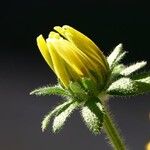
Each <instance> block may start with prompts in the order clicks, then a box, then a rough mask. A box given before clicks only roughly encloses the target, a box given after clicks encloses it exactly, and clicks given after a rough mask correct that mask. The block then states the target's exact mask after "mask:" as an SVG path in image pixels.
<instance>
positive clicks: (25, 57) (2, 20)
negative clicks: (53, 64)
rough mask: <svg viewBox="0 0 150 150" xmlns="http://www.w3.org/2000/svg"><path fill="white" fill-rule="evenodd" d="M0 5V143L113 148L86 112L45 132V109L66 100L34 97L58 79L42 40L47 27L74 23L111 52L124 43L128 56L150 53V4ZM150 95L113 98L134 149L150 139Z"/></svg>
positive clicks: (28, 147) (2, 147) (53, 149)
mask: <svg viewBox="0 0 150 150" xmlns="http://www.w3.org/2000/svg"><path fill="white" fill-rule="evenodd" d="M0 7H1V8H0V150H60V149H63V150H70V149H71V150H76V149H78V150H84V149H86V150H97V149H101V150H110V149H111V148H110V146H109V144H107V143H108V141H107V140H106V138H105V136H104V135H103V134H101V135H99V136H94V135H92V134H91V133H90V132H89V131H88V129H87V128H86V127H85V126H84V123H83V122H82V120H81V117H80V114H79V112H75V113H74V114H73V115H72V117H71V118H70V119H69V120H68V122H67V123H66V125H65V127H64V128H63V130H62V131H61V132H60V133H59V134H56V135H54V134H53V133H51V132H49V131H46V132H45V133H42V132H41V129H40V126H41V121H42V118H43V116H44V115H45V114H46V113H47V112H48V111H49V110H50V109H51V108H53V107H54V106H55V105H56V104H58V103H60V101H61V100H60V98H59V97H56V96H51V97H34V96H29V92H30V91H31V90H32V89H34V88H37V87H40V86H43V85H47V84H49V83H51V84H55V83H56V77H55V76H54V74H53V72H52V71H51V70H50V69H49V67H48V65H47V64H46V63H45V61H44V59H43V58H42V56H41V54H40V53H39V50H38V48H37V46H36V40H35V39H36V37H37V36H38V35H39V34H41V33H42V34H43V35H44V36H45V37H46V36H47V34H48V33H49V31H51V30H52V28H53V27H54V26H55V25H64V24H68V25H71V26H73V27H75V28H76V29H78V30H80V31H81V32H83V33H85V34H86V35H87V36H89V37H90V38H91V39H92V40H94V41H95V43H96V44H97V45H98V46H99V47H100V48H101V49H102V50H103V52H104V54H106V55H108V54H109V53H110V51H111V50H112V49H113V48H114V47H115V46H116V45H117V44H119V43H120V42H121V43H123V45H124V49H125V50H127V51H129V53H128V56H127V57H126V60H125V61H124V62H125V63H127V62H134V61H136V60H149V57H150V47H149V43H150V42H149V40H150V38H149V35H150V11H149V5H148V3H146V2H144V1H141V2H134V1H129V0H128V1H119V0H114V1H113V0H110V1H109V2H108V1H105V2H104V1H100V0H99V1H98V0H97V1H96V0H92V1H90V0H87V1H86V0H82V1H81V0H80V1H79V0H77V1H58V0H57V1H51V0H49V1H48V0H45V1H40V0H24V1H19V0H13V1H8V0H7V1H4V2H1V5H0ZM147 69H149V64H148V66H147V68H146V69H145V70H147ZM149 100H150V95H148V94H147V95H144V96H136V97H130V98H124V99H123V98H113V99H111V100H110V102H109V105H110V109H111V110H112V112H113V114H114V118H115V119H116V121H117V123H118V126H119V128H120V129H121V132H122V133H123V136H124V138H125V140H126V143H127V145H128V147H129V149H130V150H143V149H144V146H145V144H146V143H147V142H148V141H149V140H150V120H149V118H148V114H149V111H150V101H149Z"/></svg>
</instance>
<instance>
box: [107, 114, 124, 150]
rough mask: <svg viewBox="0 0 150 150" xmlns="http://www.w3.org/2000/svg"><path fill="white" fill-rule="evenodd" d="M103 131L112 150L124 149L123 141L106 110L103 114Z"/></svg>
mask: <svg viewBox="0 0 150 150" xmlns="http://www.w3.org/2000/svg"><path fill="white" fill-rule="evenodd" d="M104 131H105V132H106V134H107V137H108V139H109V141H110V143H111V146H112V147H113V148H114V150H126V148H125V144H124V141H123V139H122V137H121V136H120V134H119V132H118V130H117V128H116V126H115V124H114V123H113V120H112V118H111V116H110V114H109V112H106V114H105V116H104Z"/></svg>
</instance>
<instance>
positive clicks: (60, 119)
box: [53, 102, 79, 133]
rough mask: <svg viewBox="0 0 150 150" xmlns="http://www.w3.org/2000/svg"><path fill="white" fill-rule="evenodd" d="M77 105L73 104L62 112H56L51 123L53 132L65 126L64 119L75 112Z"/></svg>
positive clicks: (76, 103)
mask: <svg viewBox="0 0 150 150" xmlns="http://www.w3.org/2000/svg"><path fill="white" fill-rule="evenodd" d="M78 105H79V103H78V102H74V103H72V104H70V105H69V106H68V107H67V108H66V109H64V110H63V111H60V112H58V113H57V114H56V115H55V118H54V121H53V132H54V133H55V132H58V131H59V130H60V129H61V128H62V126H63V125H64V124H65V121H66V119H67V118H68V117H69V116H70V115H71V113H72V112H73V110H75V109H76V108H77V107H78Z"/></svg>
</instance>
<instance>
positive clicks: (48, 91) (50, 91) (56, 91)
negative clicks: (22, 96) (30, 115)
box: [30, 85, 70, 96]
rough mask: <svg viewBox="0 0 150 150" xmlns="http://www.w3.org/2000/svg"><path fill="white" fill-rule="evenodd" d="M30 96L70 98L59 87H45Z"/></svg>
mask: <svg viewBox="0 0 150 150" xmlns="http://www.w3.org/2000/svg"><path fill="white" fill-rule="evenodd" d="M30 95H37V96H45V95H61V96H70V94H69V92H68V91H67V90H65V89H63V88H62V87H61V86H60V85H55V86H45V87H41V88H38V89H35V90H33V91H32V92H30Z"/></svg>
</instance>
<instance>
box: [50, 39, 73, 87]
mask: <svg viewBox="0 0 150 150" xmlns="http://www.w3.org/2000/svg"><path fill="white" fill-rule="evenodd" d="M47 46H48V50H49V52H50V54H51V58H52V62H53V66H54V72H55V74H56V76H57V77H58V79H59V80H60V81H61V83H62V84H63V85H64V86H65V87H67V86H68V84H69V82H70V77H69V74H68V72H67V70H66V67H65V66H66V64H65V62H64V60H63V59H62V58H61V57H60V56H59V54H58V53H57V51H56V50H55V48H54V46H53V45H52V44H51V42H48V43H47Z"/></svg>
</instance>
